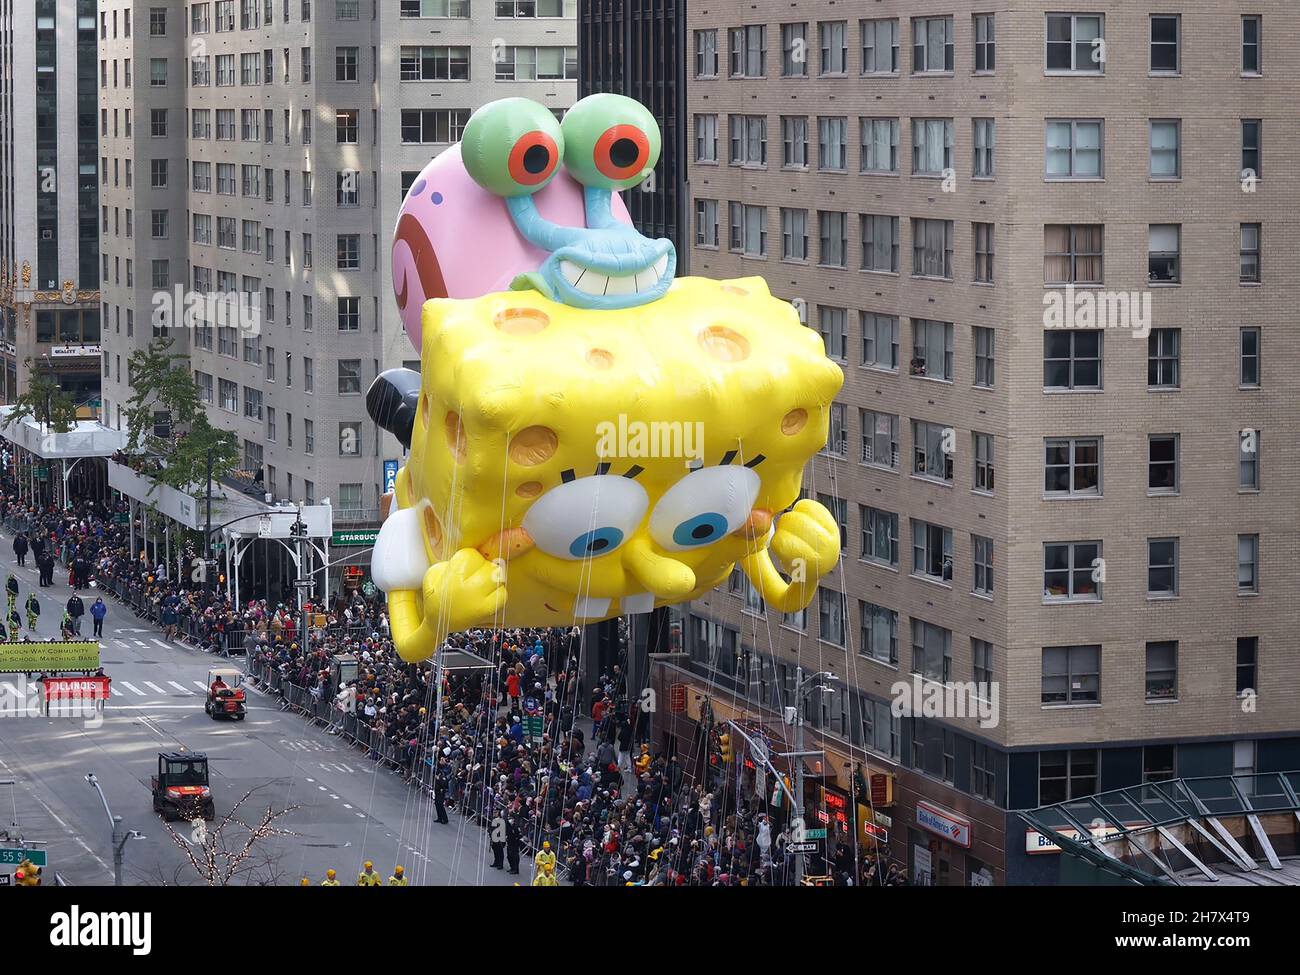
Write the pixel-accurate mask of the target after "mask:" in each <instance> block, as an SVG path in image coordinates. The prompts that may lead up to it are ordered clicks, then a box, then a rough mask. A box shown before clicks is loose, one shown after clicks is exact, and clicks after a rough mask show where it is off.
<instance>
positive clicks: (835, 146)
mask: <svg viewBox="0 0 1300 975" xmlns="http://www.w3.org/2000/svg"><path fill="white" fill-rule="evenodd" d="M848 138H849V120H848V119H847V118H845V117H844V116H842V115H836V116H823V117H821V118H819V119H818V120H817V168H818V169H820V170H822V171H823V172H837V173H842V172H845V171H847V169H848V167H849V147H848Z"/></svg>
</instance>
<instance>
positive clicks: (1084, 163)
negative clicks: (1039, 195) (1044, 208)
mask: <svg viewBox="0 0 1300 975" xmlns="http://www.w3.org/2000/svg"><path fill="white" fill-rule="evenodd" d="M1046 143H1047V166H1046V172H1047V178H1048V179H1101V178H1102V173H1103V166H1102V158H1103V152H1102V146H1103V141H1102V123H1101V121H1100V120H1080V119H1048V121H1047V139H1046Z"/></svg>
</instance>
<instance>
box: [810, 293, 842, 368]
mask: <svg viewBox="0 0 1300 975" xmlns="http://www.w3.org/2000/svg"><path fill="white" fill-rule="evenodd" d="M817 330H818V331H819V332H820V333H821V337H822V343H823V344H824V345H825V347H826V354H827V355H828V356H830V357H831V358H832V359H839V360H840V361H841V362H844V361H847V360H848V357H849V327H848V311H847V310H846V309H844V308H836V307H834V306H831V305H818V306H817Z"/></svg>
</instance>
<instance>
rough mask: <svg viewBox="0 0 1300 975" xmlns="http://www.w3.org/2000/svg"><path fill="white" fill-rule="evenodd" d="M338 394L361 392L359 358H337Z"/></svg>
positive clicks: (346, 394)
mask: <svg viewBox="0 0 1300 975" xmlns="http://www.w3.org/2000/svg"><path fill="white" fill-rule="evenodd" d="M338 388H339V395H340V396H349V395H352V394H355V393H360V392H361V360H360V359H340V360H339V387H338Z"/></svg>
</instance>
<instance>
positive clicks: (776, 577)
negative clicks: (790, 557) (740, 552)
mask: <svg viewBox="0 0 1300 975" xmlns="http://www.w3.org/2000/svg"><path fill="white" fill-rule="evenodd" d="M740 570H741V571H742V572H744V573H745V575H746V576H748V577H749V581H750V582H752V583H753V584H754V588H755V589H757V590H758V593H759V595H760V596H761V597H762V599H763V602H765V603H767V605H769V606H771V607H772V608H773V609H775V610H776V611H777V612H780V613H797V612H799V610H801V609H803V608H805V607H806V606H807V605H808V604H809V603H811V602H812V597H813V593H814V592H816V591H817V583H816V581H815V580H813V581H811V582H806V581H805V582H799V583H794V582H786V581H785V579H783V578H782V577H781V573H780V572H778V571H777V569H776V565H775V564H774V563H773V562H772V556H771V554H770V553H769V552H768V551H767V549H763V550H762V551H760V552H755V553H754V554H753V555H750V556H748V557H747V558H744V559H741V562H740Z"/></svg>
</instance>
